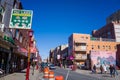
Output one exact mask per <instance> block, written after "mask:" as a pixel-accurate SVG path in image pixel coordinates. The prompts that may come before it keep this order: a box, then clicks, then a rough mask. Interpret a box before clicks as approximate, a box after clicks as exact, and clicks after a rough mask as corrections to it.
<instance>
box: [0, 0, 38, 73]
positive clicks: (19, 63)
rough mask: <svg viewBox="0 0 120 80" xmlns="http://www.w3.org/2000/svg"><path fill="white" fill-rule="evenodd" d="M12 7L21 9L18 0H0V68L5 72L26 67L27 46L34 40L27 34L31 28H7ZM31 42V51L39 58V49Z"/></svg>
mask: <svg viewBox="0 0 120 80" xmlns="http://www.w3.org/2000/svg"><path fill="white" fill-rule="evenodd" d="M12 9H23V7H22V3H21V2H20V0H0V68H1V69H3V70H5V73H11V72H15V71H19V70H21V69H24V68H26V67H27V60H28V59H27V58H28V46H29V45H30V43H31V42H30V41H31V40H34V38H33V35H32V36H31V37H30V36H29V31H31V30H22V29H9V22H10V17H11V11H12ZM31 44H32V45H31V47H32V48H31V53H35V57H37V58H39V57H38V56H39V55H38V52H39V51H37V50H34V49H36V46H33V43H31ZM34 45H35V44H34Z"/></svg>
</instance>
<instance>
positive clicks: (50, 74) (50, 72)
mask: <svg viewBox="0 0 120 80" xmlns="http://www.w3.org/2000/svg"><path fill="white" fill-rule="evenodd" d="M48 80H55V79H54V71H49V79H48Z"/></svg>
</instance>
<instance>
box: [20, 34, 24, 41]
mask: <svg viewBox="0 0 120 80" xmlns="http://www.w3.org/2000/svg"><path fill="white" fill-rule="evenodd" d="M22 40H23V37H22V34H20V43H22Z"/></svg>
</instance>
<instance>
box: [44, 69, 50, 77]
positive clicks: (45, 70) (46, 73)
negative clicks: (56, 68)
mask: <svg viewBox="0 0 120 80" xmlns="http://www.w3.org/2000/svg"><path fill="white" fill-rule="evenodd" d="M43 73H44V76H43V78H47V79H48V76H49V68H48V67H45V68H44V70H43Z"/></svg>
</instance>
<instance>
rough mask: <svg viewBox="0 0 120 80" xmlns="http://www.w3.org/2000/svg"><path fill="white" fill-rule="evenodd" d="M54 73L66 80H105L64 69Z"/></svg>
mask: <svg viewBox="0 0 120 80" xmlns="http://www.w3.org/2000/svg"><path fill="white" fill-rule="evenodd" d="M54 73H55V76H63V77H64V80H103V79H99V78H96V77H92V76H88V75H84V74H80V73H77V72H74V71H71V70H65V69H62V68H59V69H56V70H54Z"/></svg>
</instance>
